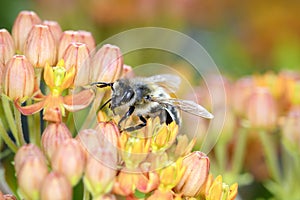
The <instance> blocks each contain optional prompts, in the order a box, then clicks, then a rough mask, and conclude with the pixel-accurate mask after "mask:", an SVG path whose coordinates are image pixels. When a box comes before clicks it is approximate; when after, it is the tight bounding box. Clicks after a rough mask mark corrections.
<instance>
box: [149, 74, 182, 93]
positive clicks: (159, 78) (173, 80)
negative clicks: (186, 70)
mask: <svg viewBox="0 0 300 200" xmlns="http://www.w3.org/2000/svg"><path fill="white" fill-rule="evenodd" d="M144 80H145V81H146V82H147V83H155V84H158V85H160V86H162V87H164V88H165V89H167V90H169V91H170V93H174V92H176V91H177V90H178V88H179V85H180V82H181V79H180V77H179V76H176V75H173V74H159V75H155V76H150V77H148V78H145V79H144Z"/></svg>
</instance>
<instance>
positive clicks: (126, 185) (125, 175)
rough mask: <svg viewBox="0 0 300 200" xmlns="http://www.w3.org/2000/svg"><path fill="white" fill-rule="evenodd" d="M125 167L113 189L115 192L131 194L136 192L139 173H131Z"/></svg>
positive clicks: (124, 194) (125, 194) (123, 194)
mask: <svg viewBox="0 0 300 200" xmlns="http://www.w3.org/2000/svg"><path fill="white" fill-rule="evenodd" d="M126 170H127V169H126V168H123V169H122V170H121V171H120V173H119V174H118V176H117V177H116V181H115V185H114V188H113V191H114V193H115V194H119V195H122V196H129V195H132V194H133V193H134V192H135V189H136V184H137V182H138V178H139V177H138V174H137V173H130V172H128V171H126Z"/></svg>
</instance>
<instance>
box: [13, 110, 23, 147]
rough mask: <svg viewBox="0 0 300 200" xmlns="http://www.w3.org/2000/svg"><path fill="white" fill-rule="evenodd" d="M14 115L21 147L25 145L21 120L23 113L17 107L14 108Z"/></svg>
mask: <svg viewBox="0 0 300 200" xmlns="http://www.w3.org/2000/svg"><path fill="white" fill-rule="evenodd" d="M14 114H15V121H16V125H17V130H18V136H17V137H18V138H19V141H20V144H21V146H22V145H24V144H25V143H26V142H25V139H24V134H23V129H22V120H21V113H20V111H19V110H18V109H17V107H16V106H14Z"/></svg>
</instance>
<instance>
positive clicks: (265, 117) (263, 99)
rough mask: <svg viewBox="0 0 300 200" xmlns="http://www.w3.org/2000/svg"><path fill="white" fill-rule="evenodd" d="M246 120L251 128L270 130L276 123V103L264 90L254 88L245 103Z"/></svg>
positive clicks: (267, 91)
mask: <svg viewBox="0 0 300 200" xmlns="http://www.w3.org/2000/svg"><path fill="white" fill-rule="evenodd" d="M246 108H247V118H248V120H249V122H250V123H251V126H252V127H256V128H272V127H274V126H275V125H276V123H277V118H278V114H277V106H276V102H275V100H274V98H273V96H272V95H271V93H270V92H269V90H268V89H266V88H256V89H255V90H253V91H252V93H251V94H250V96H249V98H248V101H247V105H246Z"/></svg>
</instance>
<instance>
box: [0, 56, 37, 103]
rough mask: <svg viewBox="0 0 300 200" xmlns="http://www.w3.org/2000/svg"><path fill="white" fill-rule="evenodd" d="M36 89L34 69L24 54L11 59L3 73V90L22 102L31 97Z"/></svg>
mask: <svg viewBox="0 0 300 200" xmlns="http://www.w3.org/2000/svg"><path fill="white" fill-rule="evenodd" d="M33 89H34V69H33V67H32V65H31V64H30V62H29V61H28V60H27V59H26V58H25V56H23V55H15V56H13V57H12V59H10V60H9V61H8V62H7V64H6V67H5V71H4V74H3V90H4V91H3V92H4V93H5V94H6V95H7V96H8V97H10V98H11V99H13V100H15V99H19V100H20V101H21V102H22V101H24V100H26V99H27V98H28V97H31V95H32V94H33Z"/></svg>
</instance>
